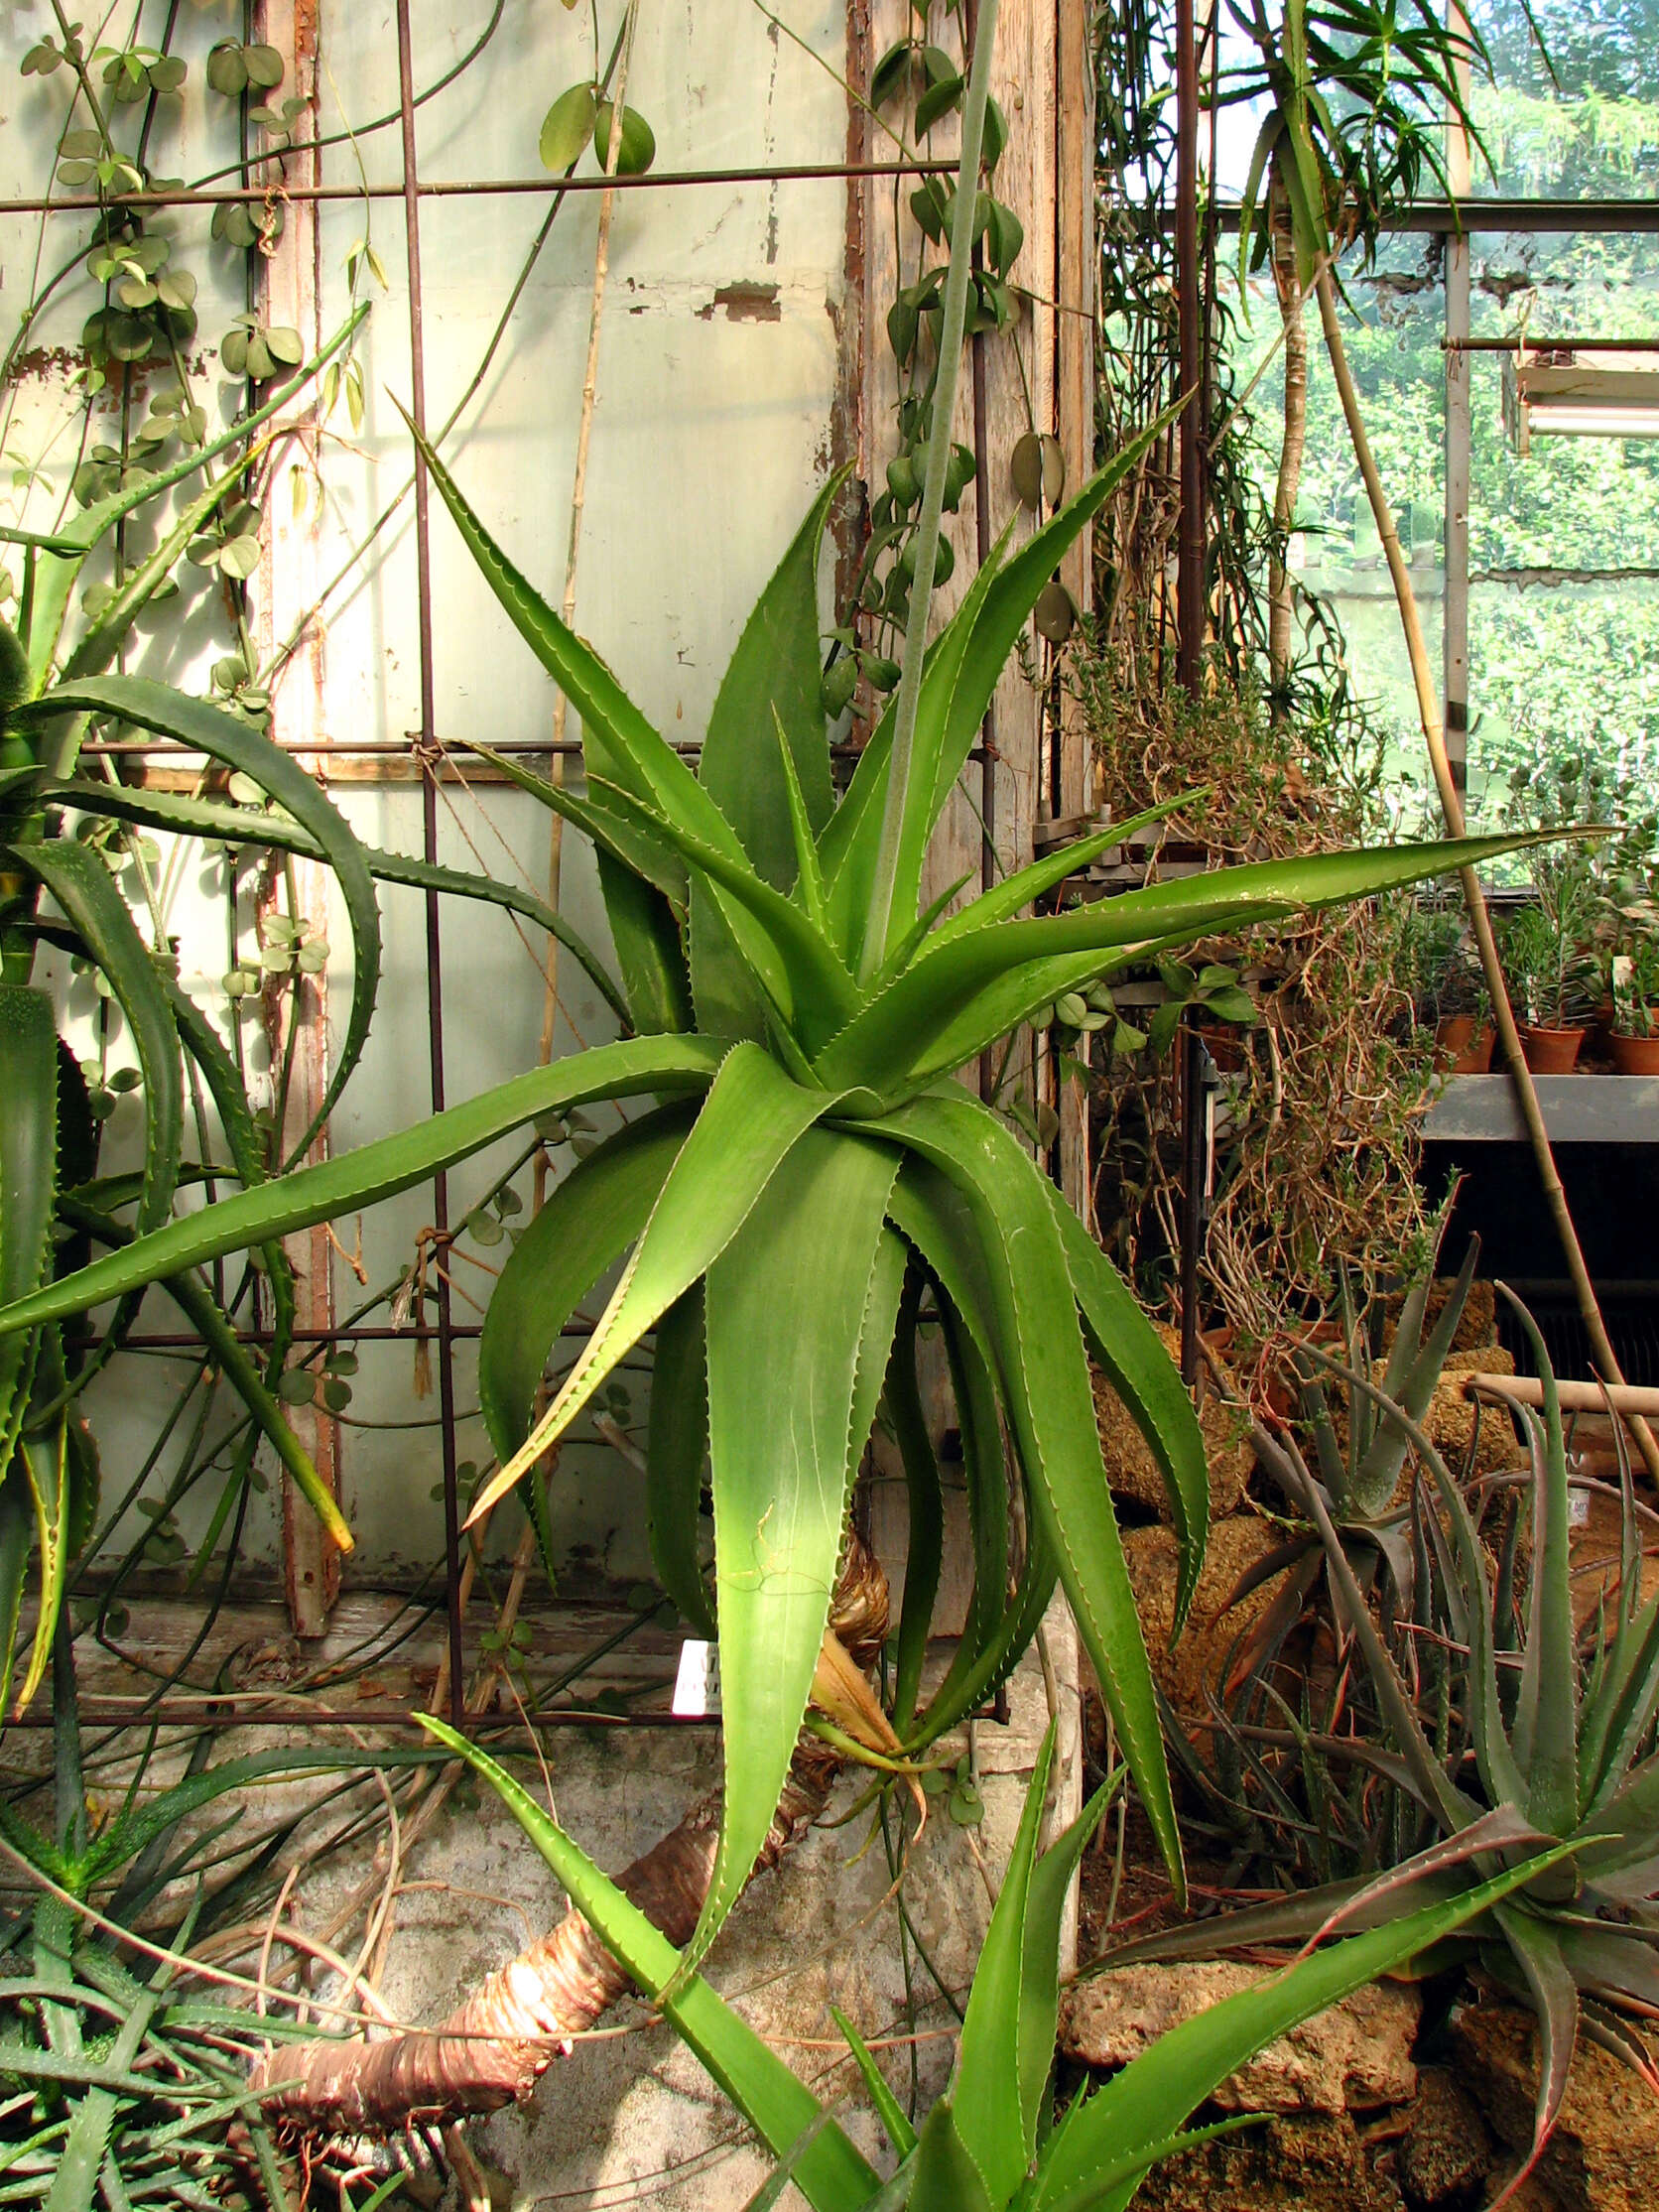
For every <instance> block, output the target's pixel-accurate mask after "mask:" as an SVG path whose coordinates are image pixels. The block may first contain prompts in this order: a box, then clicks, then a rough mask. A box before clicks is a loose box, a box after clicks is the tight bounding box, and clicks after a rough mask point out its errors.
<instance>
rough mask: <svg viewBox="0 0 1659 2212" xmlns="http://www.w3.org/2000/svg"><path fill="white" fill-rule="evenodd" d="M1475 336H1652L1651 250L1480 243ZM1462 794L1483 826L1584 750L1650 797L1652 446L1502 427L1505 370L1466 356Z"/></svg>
mask: <svg viewBox="0 0 1659 2212" xmlns="http://www.w3.org/2000/svg"><path fill="white" fill-rule="evenodd" d="M1472 262H1473V268H1472V290H1473V310H1472V317H1471V320H1472V323H1473V326H1474V330H1475V334H1476V335H1477V336H1480V335H1495V334H1497V333H1499V332H1503V331H1509V330H1513V329H1515V328H1517V327H1518V326H1520V325H1521V324H1522V319H1523V318H1524V319H1525V326H1526V328H1527V329H1528V331H1529V333H1530V334H1532V335H1533V336H1535V337H1549V336H1552V335H1556V336H1563V337H1580V338H1592V337H1620V336H1644V335H1650V334H1651V333H1652V332H1654V331H1655V330H1659V240H1655V239H1653V238H1644V237H1587V236H1533V235H1529V236H1524V237H1478V238H1476V239H1475V240H1474V241H1473V249H1472ZM1469 366H1470V386H1469V389H1470V399H1471V414H1472V423H1471V439H1470V497H1469V579H1470V601H1469V662H1470V668H1469V706H1470V713H1471V728H1470V733H1469V791H1470V798H1471V801H1472V802H1473V804H1474V807H1475V809H1476V811H1477V812H1479V813H1481V814H1483V815H1485V816H1487V817H1488V818H1489V817H1490V816H1491V815H1492V814H1494V813H1495V811H1496V809H1497V808H1498V807H1499V806H1500V805H1501V803H1502V799H1503V796H1504V786H1505V782H1506V779H1507V777H1508V775H1509V774H1510V773H1511V771H1512V770H1513V769H1515V768H1516V767H1517V766H1521V765H1523V764H1524V765H1536V764H1537V763H1538V762H1539V761H1541V760H1543V759H1546V758H1549V759H1556V760H1559V759H1561V758H1562V757H1564V756H1565V755H1568V754H1571V753H1574V752H1576V751H1577V750H1579V749H1581V748H1584V747H1587V746H1588V747H1589V748H1590V749H1591V750H1592V751H1593V753H1594V755H1595V757H1596V758H1597V759H1599V760H1600V761H1601V763H1602V764H1603V766H1604V767H1606V768H1607V769H1608V770H1609V771H1610V772H1612V773H1613V774H1615V775H1618V776H1621V777H1628V778H1629V779H1630V780H1631V781H1632V782H1633V783H1634V784H1635V786H1636V788H1637V790H1638V792H1639V793H1640V794H1641V795H1642V796H1643V800H1644V803H1645V804H1647V805H1651V804H1652V803H1653V801H1654V798H1655V797H1656V796H1659V562H1656V559H1655V552H1654V549H1655V546H1656V545H1659V441H1655V440H1651V439H1635V438H1631V439H1616V438H1560V437H1534V439H1533V441H1532V447H1531V452H1530V454H1529V455H1528V457H1527V458H1526V459H1524V460H1523V459H1521V458H1519V457H1518V455H1516V453H1515V451H1514V449H1513V446H1512V445H1511V443H1510V441H1509V439H1508V438H1507V437H1506V436H1505V432H1504V424H1503V402H1502V389H1503V374H1504V362H1503V357H1502V356H1501V355H1500V354H1496V353H1475V354H1473V355H1471V356H1470V364H1469Z"/></svg>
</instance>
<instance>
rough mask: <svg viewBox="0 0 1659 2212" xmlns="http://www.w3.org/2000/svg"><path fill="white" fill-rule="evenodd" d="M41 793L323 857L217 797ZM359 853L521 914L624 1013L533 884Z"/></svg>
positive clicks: (426, 886)
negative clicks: (555, 940) (527, 886)
mask: <svg viewBox="0 0 1659 2212" xmlns="http://www.w3.org/2000/svg"><path fill="white" fill-rule="evenodd" d="M41 800H42V803H43V804H44V805H47V806H52V805H61V806H69V807H78V808H79V809H80V811H81V812H82V813H83V814H92V815H105V816H113V817H114V818H115V819H116V820H117V821H120V822H136V823H141V824H142V825H143V826H144V827H145V828H146V829H151V830H168V831H171V832H173V833H174V835H175V836H179V837H190V838H206V839H210V840H212V841H213V842H214V843H215V844H219V845H231V846H255V847H257V848H259V849H261V850H263V849H265V848H267V847H269V848H272V849H275V850H276V851H279V852H303V853H305V854H306V855H307V857H308V858H310V859H314V860H320V859H322V858H324V857H325V855H324V853H323V849H322V846H320V845H319V843H318V842H317V840H316V838H314V837H313V836H312V834H311V832H310V831H309V830H305V829H302V828H301V826H300V824H299V823H298V822H295V821H293V820H291V819H290V818H289V817H288V816H287V815H286V814H254V813H252V812H250V810H249V809H248V808H246V807H233V806H226V805H225V804H224V802H223V801H222V800H218V799H192V798H190V797H188V796H187V795H185V794H183V793H180V792H173V791H140V790H134V789H133V788H132V787H131V786H129V785H127V784H106V783H94V782H92V781H91V780H90V779H86V780H80V779H73V780H70V781H68V782H64V783H59V784H53V785H50V786H48V788H47V789H46V790H44V791H43V792H42V793H41ZM363 858H364V860H365V862H366V863H367V866H368V871H369V873H370V875H372V876H373V877H374V879H375V881H376V882H377V883H401V884H404V885H407V886H408V887H409V888H411V889H413V890H421V891H447V892H449V893H450V894H451V895H453V896H454V897H456V898H464V899H478V900H481V901H483V902H485V903H487V904H489V905H492V906H503V907H506V908H507V909H508V910H509V911H510V912H511V913H514V914H522V915H523V916H524V917H525V919H526V920H527V921H531V922H534V923H535V924H536V927H537V928H538V929H544V930H546V931H547V932H548V933H549V935H550V936H553V937H556V938H558V940H559V942H560V944H561V945H563V946H564V947H565V949H566V951H567V952H568V953H571V954H573V955H574V958H575V959H576V961H577V962H579V964H580V966H581V967H582V969H583V970H584V971H585V973H586V974H587V975H588V976H590V977H591V978H592V981H593V983H594V985H595V987H596V988H597V989H598V991H599V993H600V994H601V996H602V997H603V998H604V999H605V1001H606V1002H607V1004H608V1005H609V1006H610V1007H611V1009H612V1011H613V1012H615V1013H616V1014H617V1015H618V1016H619V1018H620V1019H621V1020H622V1021H623V1022H626V1021H627V1020H628V1019H629V1009H628V1002H627V1000H626V999H625V998H624V997H623V995H622V993H621V992H620V991H619V990H618V989H617V987H616V984H615V982H614V981H613V980H612V978H611V975H610V971H609V970H608V969H607V968H606V967H605V964H604V962H603V961H602V960H600V958H599V956H598V955H597V954H596V953H595V952H594V951H593V949H592V947H591V946H590V945H589V944H588V943H587V941H586V940H585V939H584V938H583V937H582V936H581V935H580V934H579V933H578V932H577V931H576V930H574V929H573V928H572V927H571V925H570V923H569V922H568V921H566V919H565V917H564V916H563V915H562V914H558V913H555V911H554V909H553V908H552V907H551V906H549V905H548V904H547V902H546V901H545V900H544V899H539V898H538V897H537V896H536V894H535V892H534V891H527V890H525V889H524V888H523V887H522V886H521V885H519V884H517V883H505V882H500V881H498V880H497V879H496V878H495V877H494V876H491V875H474V874H472V873H471V872H470V871H469V870H468V869H466V868H447V867H442V866H440V865H439V864H438V863H437V862H436V861H427V860H423V859H421V858H420V857H419V856H418V855H416V854H415V853H412V852H385V851H382V850H380V849H379V847H378V846H372V845H370V846H364V847H363Z"/></svg>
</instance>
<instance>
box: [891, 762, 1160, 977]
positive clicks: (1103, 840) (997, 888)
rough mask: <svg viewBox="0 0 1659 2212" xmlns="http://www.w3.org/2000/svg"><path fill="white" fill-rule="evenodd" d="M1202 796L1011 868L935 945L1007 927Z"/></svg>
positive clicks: (942, 930)
mask: <svg viewBox="0 0 1659 2212" xmlns="http://www.w3.org/2000/svg"><path fill="white" fill-rule="evenodd" d="M1203 796H1204V793H1203V792H1202V791H1183V792H1180V793H1178V794H1177V796H1176V797H1175V798H1173V799H1166V800H1164V801H1163V802H1162V804H1161V805H1159V806H1156V807H1147V808H1144V809H1143V810H1142V812H1141V813H1139V814H1137V815H1132V816H1131V817H1130V818H1129V820H1128V821H1126V822H1114V823H1113V824H1112V825H1111V827H1110V828H1109V829H1106V830H1094V831H1091V832H1090V833H1089V835H1088V836H1087V837H1082V838H1074V839H1073V840H1072V842H1071V844H1070V845H1062V846H1056V847H1055V848H1054V850H1053V851H1052V852H1045V853H1044V854H1043V856H1042V857H1041V859H1037V860H1032V861H1030V862H1029V863H1028V864H1027V865H1026V866H1025V867H1023V868H1016V869H1015V870H1014V872H1013V873H1012V874H1011V875H1005V876H1003V878H1002V879H1001V881H1000V882H998V883H993V884H992V885H991V887H990V889H989V890H988V891H981V892H980V894H979V896H978V897H977V898H975V899H970V900H969V901H968V903H967V905H966V906H964V907H961V908H959V909H958V911H957V913H955V914H953V915H952V916H951V918H950V919H949V921H946V922H943V923H941V925H940V927H939V929H938V931H937V932H936V933H935V936H934V942H935V944H949V943H950V942H951V940H952V939H953V938H955V937H965V936H967V935H968V933H969V932H970V931H972V930H975V929H981V928H983V927H984V926H985V924H986V923H989V922H1006V921H1012V920H1013V919H1014V917H1015V916H1016V915H1018V914H1021V913H1023V912H1024V911H1025V909H1026V908H1027V907H1028V906H1032V905H1035V903H1036V902H1037V900H1038V899H1040V898H1046V897H1047V896H1048V894H1049V892H1051V891H1053V890H1055V889H1057V888H1058V886H1059V885H1060V884H1062V883H1064V882H1065V881H1066V879H1067V877H1068V876H1072V875H1079V874H1081V873H1082V872H1083V870H1084V869H1085V868H1086V867H1088V866H1089V865H1090V864H1091V863H1092V862H1093V861H1095V860H1097V859H1098V858H1099V856H1100V854H1101V853H1102V852H1109V851H1110V850H1111V849H1112V847H1113V846H1117V845H1122V844H1123V843H1124V841H1125V840H1126V839H1128V838H1132V837H1134V836H1135V835H1136V834H1137V833H1138V832H1140V831H1142V830H1145V829H1149V828H1150V827H1151V826H1152V824H1153V823H1155V822H1163V821H1165V820H1167V819H1168V817H1169V816H1170V815H1172V814H1179V813H1180V812H1181V809H1182V808H1183V807H1187V806H1191V805H1192V803H1193V801H1194V800H1195V799H1196V798H1203Z"/></svg>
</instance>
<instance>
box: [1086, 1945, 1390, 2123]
mask: <svg viewBox="0 0 1659 2212" xmlns="http://www.w3.org/2000/svg"><path fill="white" fill-rule="evenodd" d="M1273 1973H1274V1969H1272V1968H1271V1967H1265V1966H1246V1965H1243V1964H1241V1963H1239V1962H1236V1961H1234V1960H1231V1959H1199V1960H1194V1961H1190V1962H1185V1963H1183V1964H1181V1965H1178V1966H1157V1965H1153V1966H1142V1965H1135V1966H1122V1967H1118V1968H1116V1969H1114V1970H1112V1971H1111V1972H1108V1973H1105V1974H1095V1975H1091V1976H1090V1977H1089V1979H1088V1980H1087V1981H1085V1982H1078V1983H1075V1984H1074V1985H1073V1987H1072V1988H1071V1989H1069V1990H1068V1991H1067V1993H1066V1998H1065V2002H1064V2005H1063V2007H1062V2010H1061V2017H1060V2047H1061V2049H1062V2051H1064V2052H1065V2054H1066V2056H1067V2057H1068V2058H1076V2059H1081V2060H1082V2061H1083V2062H1084V2064H1085V2065H1088V2066H1113V2067H1115V2066H1126V2065H1127V2064H1128V2063H1129V2061H1130V2060H1131V2059H1132V2058H1138V2057H1139V2056H1140V2054H1141V2052H1142V2051H1143V2050H1145V2049H1146V2048H1147V2046H1148V2045H1149V2044H1151V2043H1154V2042H1156V2041H1157V2039H1158V2037H1159V2036H1160V2035H1164V2034H1167V2033H1168V2032H1169V2030H1170V2029H1171V2028H1172V2027H1179V2026H1180V2025H1181V2023H1182V2022H1183V2021H1184V2020H1189V2019H1193V2018H1196V2017H1197V2016H1198V2015H1199V2014H1201V2013H1207V2012H1209V2011H1210V2010H1211V2008H1212V2006H1215V2005H1219V2004H1220V2003H1221V2002H1222V2001H1223V2000H1224V1999H1226V1998H1229V1997H1234V1996H1236V1995H1237V1994H1238V1992H1239V1991H1241V1990H1250V1989H1255V1988H1256V1987H1257V1986H1258V1985H1259V1984H1260V1983H1262V1982H1266V1981H1271V1980H1272V1978H1273ZM1418 2016H1419V2003H1418V1996H1417V1991H1416V1989H1415V1988H1414V1987H1413V1986H1411V1985H1410V1984H1408V1983H1402V1982H1374V1983H1371V1984H1369V1985H1368V1986H1367V1987H1366V1988H1364V1989H1360V1990H1355V1991H1354V1993H1353V1994H1352V1996H1350V1997H1345V1998H1343V1999H1342V2001H1341V2003H1340V2004H1339V2005H1332V2006H1330V2007H1328V2008H1327V2010H1326V2011H1325V2012H1323V2013H1316V2014H1315V2015H1314V2017H1313V2018H1312V2019H1308V2020H1304V2021H1303V2023H1302V2025H1301V2026H1300V2027H1296V2028H1292V2030H1291V2032H1290V2033H1289V2034H1288V2035H1284V2036H1281V2037H1280V2039H1279V2040H1278V2042H1276V2043H1269V2045H1268V2046H1267V2048H1266V2049H1265V2050H1263V2051H1258V2052H1257V2053H1256V2055H1255V2057H1254V2058H1252V2059H1251V2060H1249V2062H1248V2063H1247V2064H1246V2065H1244V2066H1241V2067H1240V2068H1239V2070H1238V2072H1237V2073H1236V2074H1234V2075H1233V2076H1232V2078H1231V2080H1230V2081H1226V2082H1223V2083H1222V2085H1221V2087H1220V2088H1219V2089H1217V2090H1216V2091H1215V2093H1214V2096H1213V2098H1212V2102H1213V2103H1214V2104H1216V2105H1218V2106H1219V2107H1220V2108H1221V2110H1222V2111H1223V2112H1278V2113H1310V2112H1311V2113H1326V2114H1333V2113H1341V2112H1350V2111H1360V2112H1365V2111H1374V2110H1375V2109H1376V2107H1378V2106H1379V2105H1398V2104H1403V2103H1405V2102H1406V2100H1407V2099H1408V2098H1409V2097H1411V2095H1412V2094H1413V2092H1414V2091H1415V2089H1416V2087H1417V2068H1416V2066H1415V2065H1414V2064H1413V2062H1412V2056H1411V2047H1412V2043H1413V2040H1414V2039H1415V2037H1416V2034H1417V2023H1418Z"/></svg>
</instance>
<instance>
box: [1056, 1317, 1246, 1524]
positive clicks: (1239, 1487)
mask: <svg viewBox="0 0 1659 2212" xmlns="http://www.w3.org/2000/svg"><path fill="white" fill-rule="evenodd" d="M1157 1329H1158V1334H1159V1336H1160V1337H1161V1338H1162V1339H1163V1342H1164V1347H1165V1350H1166V1351H1167V1352H1168V1353H1169V1356H1170V1358H1171V1359H1172V1360H1177V1361H1178V1360H1179V1359H1180V1357H1181V1338H1180V1336H1179V1334H1178V1332H1177V1331H1176V1330H1174V1329H1172V1328H1170V1327H1169V1325H1168V1324H1167V1323H1165V1322H1159V1323H1158V1324H1157ZM1094 1415H1095V1419H1096V1420H1097V1421H1098V1423H1099V1427H1100V1451H1101V1456H1102V1457H1103V1459H1104V1460H1105V1465H1106V1483H1107V1485H1108V1487H1109V1489H1110V1490H1111V1492H1112V1495H1113V1496H1116V1497H1124V1498H1131V1499H1133V1501H1134V1502H1135V1503H1136V1504H1138V1505H1145V1506H1148V1507H1149V1508H1150V1509H1151V1510H1152V1511H1153V1512H1155V1513H1156V1514H1157V1515H1158V1518H1159V1519H1160V1520H1161V1521H1165V1522H1173V1521H1174V1518H1175V1514H1174V1509H1173V1507H1172V1506H1171V1504H1170V1498H1169V1487H1168V1485H1167V1484H1166V1483H1165V1481H1164V1477H1163V1472H1162V1470H1161V1469H1160V1468H1159V1466H1158V1463H1157V1461H1156V1460H1155V1459H1154V1458H1153V1457H1152V1454H1151V1451H1150V1450H1149V1449H1148V1447H1147V1443H1146V1439H1145V1438H1144V1437H1143V1436H1142V1435H1141V1432H1140V1430H1139V1429H1138V1428H1137V1427H1136V1426H1135V1423H1134V1421H1133V1419H1132V1418H1131V1416H1130V1413H1129V1410H1128V1408H1127V1406H1125V1404H1124V1403H1123V1400H1122V1399H1121V1398H1120V1397H1119V1396H1118V1394H1117V1392H1116V1391H1115V1390H1114V1389H1113V1388H1112V1386H1111V1384H1110V1382H1109V1381H1108V1380H1107V1379H1106V1377H1105V1376H1104V1375H1103V1374H1100V1373H1099V1372H1096V1373H1095V1376H1094ZM1199 1429H1200V1432H1201V1433H1202V1435H1203V1437H1204V1450H1205V1457H1206V1459H1207V1460H1208V1461H1209V1464H1210V1517H1211V1519H1212V1521H1214V1520H1219V1519H1220V1518H1221V1516H1222V1515H1223V1514H1224V1513H1230V1512H1231V1511H1232V1509H1233V1508H1234V1506H1235V1505H1236V1504H1237V1503H1238V1500H1239V1499H1240V1497H1242V1496H1243V1495H1244V1486H1245V1484H1246V1483H1247V1482H1248V1481H1249V1480H1250V1471H1251V1469H1252V1468H1253V1467H1254V1466H1255V1453H1254V1451H1253V1449H1252V1447H1251V1444H1250V1419H1249V1415H1248V1414H1247V1413H1245V1412H1244V1411H1242V1409H1241V1408H1239V1407H1237V1406H1231V1405H1228V1404H1227V1403H1226V1402H1225V1400H1224V1399H1223V1398H1222V1397H1221V1396H1220V1395H1219V1393H1218V1392H1217V1391H1216V1389H1215V1387H1214V1385H1213V1384H1212V1382H1211V1381H1210V1380H1209V1378H1208V1377H1207V1378H1206V1381H1205V1384H1204V1387H1203V1397H1202V1400H1201V1402H1200V1405H1199Z"/></svg>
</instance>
